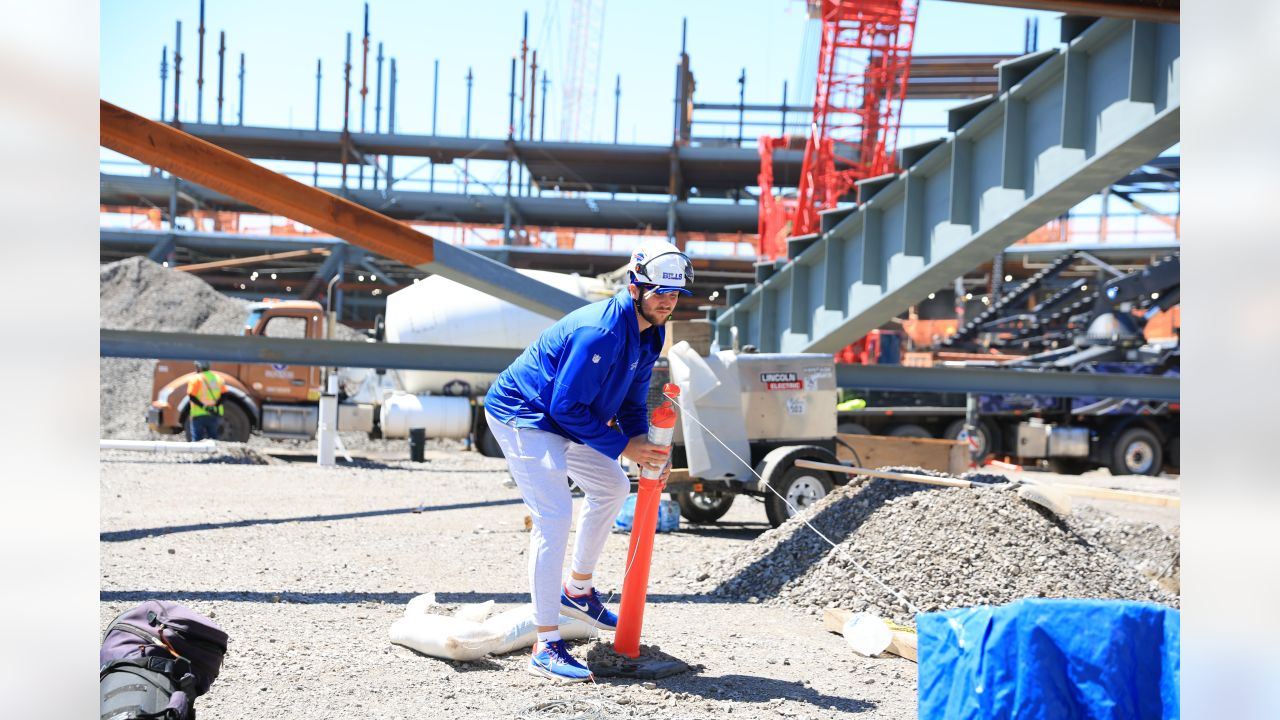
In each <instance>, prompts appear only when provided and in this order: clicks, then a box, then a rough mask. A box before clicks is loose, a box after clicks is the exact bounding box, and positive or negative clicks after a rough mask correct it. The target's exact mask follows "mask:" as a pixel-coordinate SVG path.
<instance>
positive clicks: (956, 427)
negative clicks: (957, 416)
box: [942, 419, 995, 458]
mask: <svg viewBox="0 0 1280 720" xmlns="http://www.w3.org/2000/svg"><path fill="white" fill-rule="evenodd" d="M976 429H977V433H976V435H977V437H978V457H980V458H985V457H986V456H987V455H989V454H991V453H992V452H994V451H995V448H994V447H993V444H992V442H991V440H992V438H994V437H995V431H994V430H993V429H992V427H991V425H990V424H989V423H988V422H987V421H985V420H979V421H978V425H977V428H976ZM963 431H964V420H963V419H961V420H954V421H952V422H951V424H950V425H948V426H947V429H946V430H943V431H942V437H944V438H946V439H947V440H955V439H957V438H959V437H960V433H961V432H963Z"/></svg>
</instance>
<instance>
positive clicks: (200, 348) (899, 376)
mask: <svg viewBox="0 0 1280 720" xmlns="http://www.w3.org/2000/svg"><path fill="white" fill-rule="evenodd" d="M100 335H101V337H100V339H99V353H100V354H101V355H102V357H133V358H148V359H152V358H153V359H159V360H197V359H205V360H212V361H217V362H263V363H268V362H269V363H291V364H297V365H317V366H325V367H335V366H336V367H374V368H386V369H389V370H393V369H394V370H439V371H446V372H448V371H456V372H491V373H499V372H501V371H502V370H503V369H504V368H506V367H507V365H509V364H511V361H512V360H513V359H514V358H515V356H516V355H518V354H519V352H520V351H519V350H511V349H503V348H469V347H447V346H436V345H410V344H398V343H360V342H347V341H341V340H303V339H293V338H268V337H260V336H241V335H203V334H199V333H161V332H144V331H138V330H103V331H101V333H100ZM836 382H837V383H838V384H839V385H840V386H841V387H857V388H866V389H871V390H933V391H938V392H984V393H1025V394H1032V395H1056V396H1062V397H1116V398H1135V399H1142V400H1163V401H1167V402H1176V401H1177V400H1178V397H1179V390H1178V388H1179V384H1178V378H1176V377H1150V376H1138V375H1100V374H1093V373H1065V372H1028V371H1018V370H990V369H968V368H966V369H957V368H913V367H901V366H888V365H862V366H855V365H841V366H839V367H838V368H837V369H836Z"/></svg>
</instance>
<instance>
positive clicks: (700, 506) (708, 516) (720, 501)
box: [673, 492, 733, 525]
mask: <svg viewBox="0 0 1280 720" xmlns="http://www.w3.org/2000/svg"><path fill="white" fill-rule="evenodd" d="M673 494H674V495H675V496H676V504H678V505H679V506H680V515H681V516H682V517H684V518H686V519H687V520H688V521H689V522H691V523H694V524H697V525H710V524H711V523H714V522H715V521H717V520H719V519H720V518H722V517H724V514H725V513H727V512H729V508H730V507H732V506H733V496H732V495H730V494H728V493H722V492H682V493H673Z"/></svg>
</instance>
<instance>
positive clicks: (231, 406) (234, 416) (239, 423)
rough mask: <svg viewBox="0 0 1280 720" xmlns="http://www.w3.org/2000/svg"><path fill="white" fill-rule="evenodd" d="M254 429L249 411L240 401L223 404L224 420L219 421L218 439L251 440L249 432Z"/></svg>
mask: <svg viewBox="0 0 1280 720" xmlns="http://www.w3.org/2000/svg"><path fill="white" fill-rule="evenodd" d="M252 431H253V423H252V422H250V420H249V413H247V412H245V409H244V408H243V407H241V406H240V403H238V402H231V401H228V402H225V403H223V404H222V420H221V421H220V422H219V423H218V439H219V440H224V441H226V442H239V443H242V442H249V433H251V432H252Z"/></svg>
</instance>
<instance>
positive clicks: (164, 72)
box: [160, 45, 169, 122]
mask: <svg viewBox="0 0 1280 720" xmlns="http://www.w3.org/2000/svg"><path fill="white" fill-rule="evenodd" d="M168 79H169V46H168V45H165V46H164V47H163V48H161V49H160V122H164V110H165V102H166V101H167V100H168V98H167V97H166V93H165V91H166V90H167V89H168V84H169V83H168Z"/></svg>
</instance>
